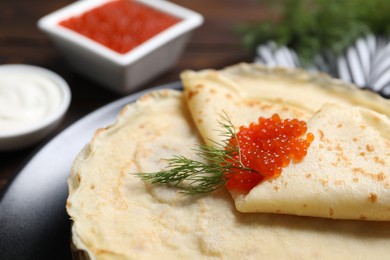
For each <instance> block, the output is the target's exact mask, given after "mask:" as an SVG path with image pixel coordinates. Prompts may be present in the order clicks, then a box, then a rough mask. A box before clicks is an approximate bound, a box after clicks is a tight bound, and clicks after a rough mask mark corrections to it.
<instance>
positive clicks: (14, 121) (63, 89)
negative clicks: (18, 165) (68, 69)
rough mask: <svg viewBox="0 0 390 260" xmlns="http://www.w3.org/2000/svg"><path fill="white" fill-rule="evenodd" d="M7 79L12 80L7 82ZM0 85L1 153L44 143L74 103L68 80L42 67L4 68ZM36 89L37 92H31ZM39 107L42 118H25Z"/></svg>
mask: <svg viewBox="0 0 390 260" xmlns="http://www.w3.org/2000/svg"><path fill="white" fill-rule="evenodd" d="M4 78H8V79H11V80H10V81H7V82H5V81H3V79H4ZM0 84H2V86H0V100H2V104H0V105H1V106H0V117H2V118H0V120H1V122H0V123H1V125H2V128H3V129H0V151H10V150H16V149H20V148H23V147H27V146H29V145H32V144H34V143H36V142H38V141H40V140H42V139H43V138H44V137H46V136H47V135H48V134H49V133H50V132H51V131H52V130H54V129H55V127H56V126H58V124H59V123H60V122H61V119H62V118H63V116H64V115H65V113H66V111H67V109H68V107H69V104H70V100H71V93H70V90H69V86H68V84H67V83H66V81H65V80H64V79H63V78H61V77H60V76H59V75H57V74H56V73H54V72H52V71H50V70H47V69H44V68H41V67H37V66H32V65H22V64H10V65H1V66H0ZM15 89H18V90H17V91H14V90H15ZM32 89H34V90H35V91H32V92H31V90H32ZM53 95H54V96H53ZM51 99H55V100H56V103H53V100H51ZM48 104H50V105H48ZM36 107H38V108H37V113H38V114H39V116H36V115H35V114H34V115H32V117H28V115H27V116H25V115H26V114H28V113H30V114H31V112H33V111H32V110H35V108H36ZM43 111H44V112H43Z"/></svg>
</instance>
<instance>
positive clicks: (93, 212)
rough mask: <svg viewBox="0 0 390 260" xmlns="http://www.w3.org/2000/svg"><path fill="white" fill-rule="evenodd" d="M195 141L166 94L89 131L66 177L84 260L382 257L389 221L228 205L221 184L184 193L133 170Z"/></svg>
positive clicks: (187, 151)
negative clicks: (209, 191)
mask: <svg viewBox="0 0 390 260" xmlns="http://www.w3.org/2000/svg"><path fill="white" fill-rule="evenodd" d="M199 141H200V138H199V137H198V135H197V133H196V130H195V128H194V125H193V124H192V120H191V118H190V116H189V114H188V112H187V109H186V106H185V104H184V103H183V102H182V95H181V94H180V93H177V92H174V91H160V92H156V93H151V94H149V95H147V96H145V97H143V98H142V99H141V100H140V101H138V102H137V103H135V104H132V105H130V106H128V107H126V108H125V109H124V110H123V111H122V112H121V113H120V115H119V117H118V120H117V121H116V123H115V124H114V125H112V126H109V127H107V128H104V129H100V130H98V131H97V132H96V134H95V136H94V138H93V139H92V140H91V142H90V144H88V145H87V146H86V148H85V149H84V150H83V151H82V152H81V153H80V155H79V156H78V158H77V160H76V161H75V163H74V166H73V168H72V174H71V176H70V178H69V190H70V195H69V199H68V203H67V210H68V212H69V214H70V216H71V218H72V220H73V228H72V234H73V235H72V238H73V242H74V244H75V246H76V248H77V249H79V250H84V251H85V252H86V253H85V255H84V256H85V257H86V258H90V259H156V257H158V258H159V259H215V258H223V259H242V258H245V259H287V258H288V259H313V258H314V257H315V258H320V259H334V257H335V256H336V257H337V258H340V259H359V258H360V259H385V258H386V257H388V255H389V253H390V222H374V223H373V222H364V221H341V220H335V221H334V220H327V219H321V218H307V217H294V216H287V215H273V214H248V213H240V212H238V211H236V209H235V207H234V205H233V203H232V202H231V198H230V195H229V194H228V193H227V192H226V191H225V190H220V191H219V192H216V193H213V194H209V195H207V196H204V197H196V198H195V197H192V198H185V197H182V196H180V195H178V194H177V193H176V191H175V189H173V188H169V187H165V186H158V185H147V184H145V183H143V182H142V181H141V180H139V179H138V178H137V177H135V176H134V175H132V173H134V172H139V171H154V170H158V169H162V168H163V167H164V165H165V163H164V161H162V160H161V157H163V158H169V157H170V156H171V155H173V154H174V155H180V154H181V155H185V156H188V157H193V154H192V152H191V147H193V146H194V145H196V143H197V142H199Z"/></svg>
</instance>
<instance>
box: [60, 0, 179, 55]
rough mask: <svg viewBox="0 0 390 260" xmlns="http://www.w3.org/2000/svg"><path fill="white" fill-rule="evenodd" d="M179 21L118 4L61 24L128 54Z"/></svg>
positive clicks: (127, 2)
mask: <svg viewBox="0 0 390 260" xmlns="http://www.w3.org/2000/svg"><path fill="white" fill-rule="evenodd" d="M179 21H180V19H179V18H177V17H173V16H171V15H168V14H166V13H163V12H161V11H158V10H156V9H154V8H151V7H148V6H147V5H144V4H142V3H139V2H136V1H133V0H114V1H109V2H108V3H106V4H103V5H101V6H99V7H96V8H94V9H91V10H89V11H87V12H85V13H83V14H81V15H80V16H74V17H71V18H68V19H66V20H63V21H61V22H60V23H59V24H60V25H61V26H63V27H66V28H68V29H71V30H73V31H75V32H78V33H80V34H82V35H84V36H86V37H88V38H90V39H92V40H94V41H96V42H99V43H101V44H102V45H104V46H106V47H108V48H110V49H112V50H114V51H116V52H118V53H120V54H124V53H126V52H128V51H130V50H132V49H133V48H135V47H137V46H138V45H140V44H142V43H143V42H145V41H147V40H148V39H150V38H152V37H153V36H155V35H157V34H158V33H160V32H162V31H164V30H166V29H167V28H169V27H170V26H172V25H174V24H176V23H177V22H179Z"/></svg>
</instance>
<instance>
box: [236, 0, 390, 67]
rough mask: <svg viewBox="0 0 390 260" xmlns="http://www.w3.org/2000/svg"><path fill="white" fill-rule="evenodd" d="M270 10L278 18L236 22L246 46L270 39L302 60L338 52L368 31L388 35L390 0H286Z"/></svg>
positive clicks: (250, 46) (252, 47)
mask: <svg viewBox="0 0 390 260" xmlns="http://www.w3.org/2000/svg"><path fill="white" fill-rule="evenodd" d="M269 10H270V11H271V13H272V10H273V11H278V12H277V13H276V16H278V17H279V19H276V21H271V19H267V20H266V21H265V22H262V23H257V24H247V25H240V26H239V28H238V30H239V31H240V32H241V33H242V34H243V41H244V44H245V46H246V47H248V48H249V49H251V50H254V48H255V47H256V46H257V45H258V44H261V43H265V42H267V41H269V40H272V41H274V42H276V43H277V44H278V45H279V46H283V45H287V46H288V47H291V48H292V49H294V50H295V51H296V52H297V54H298V56H299V57H300V59H301V61H303V63H307V62H309V61H311V60H312V59H313V58H314V56H315V55H316V54H319V53H324V52H326V53H328V54H331V55H339V54H341V52H342V51H344V50H345V49H346V48H347V47H348V46H350V45H351V44H353V43H354V42H355V41H356V40H357V38H359V37H361V36H365V35H367V34H370V33H372V34H374V35H378V36H389V35H390V0H285V1H278V2H277V3H276V4H274V5H273V6H271V7H269ZM274 15H275V13H274Z"/></svg>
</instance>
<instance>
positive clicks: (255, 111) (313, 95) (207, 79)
mask: <svg viewBox="0 0 390 260" xmlns="http://www.w3.org/2000/svg"><path fill="white" fill-rule="evenodd" d="M181 78H182V81H183V85H184V88H185V93H186V100H187V103H188V106H189V108H190V111H191V114H192V116H193V118H194V122H195V124H196V126H197V127H198V130H199V132H200V133H201V134H202V136H203V137H204V138H205V141H206V142H208V140H209V139H213V140H217V141H218V140H220V138H221V137H220V136H219V134H218V133H219V132H218V131H215V130H216V129H218V121H219V120H220V118H221V115H222V114H223V113H224V112H226V113H227V114H228V115H229V117H230V119H231V121H232V122H233V124H234V125H236V126H240V125H244V124H248V122H254V121H256V120H257V118H258V117H260V116H265V117H268V116H270V115H272V113H279V115H280V116H281V117H282V118H284V117H295V118H299V119H302V120H308V119H309V118H310V117H311V116H312V115H313V114H314V113H315V112H316V111H317V110H319V109H320V108H321V107H322V105H324V104H325V103H336V104H344V105H353V106H361V107H366V108H369V109H372V110H374V111H376V112H378V113H382V114H385V115H386V116H387V117H389V118H390V102H389V101H388V100H385V99H383V98H381V97H380V96H379V95H377V94H375V93H371V92H369V91H363V90H360V89H357V87H355V86H353V85H351V84H347V83H344V82H342V81H340V80H336V79H332V78H331V77H329V76H327V75H325V74H320V73H308V72H306V71H304V70H299V69H283V68H268V67H264V66H261V65H256V64H247V63H241V64H238V65H234V66H230V67H227V68H225V69H222V70H219V71H217V70H211V69H209V70H202V71H198V72H195V71H185V72H183V73H182V74H181ZM219 130H220V129H219Z"/></svg>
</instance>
